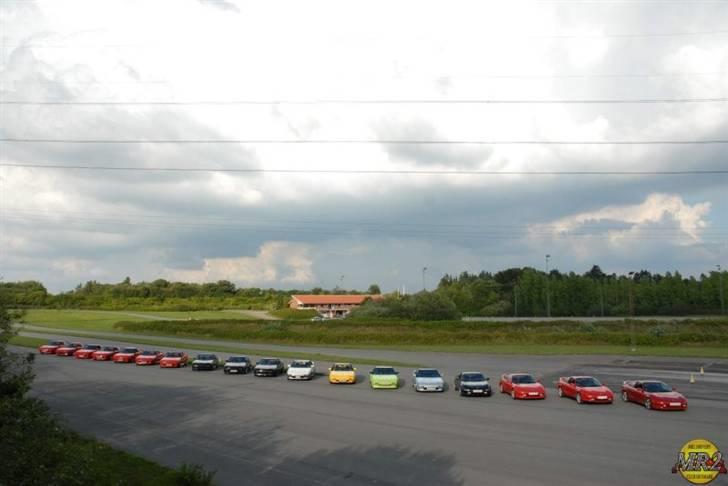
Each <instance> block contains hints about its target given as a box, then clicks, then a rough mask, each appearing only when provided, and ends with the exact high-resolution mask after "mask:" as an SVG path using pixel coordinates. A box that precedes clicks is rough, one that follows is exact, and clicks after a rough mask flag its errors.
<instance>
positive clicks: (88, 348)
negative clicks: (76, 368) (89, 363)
mask: <svg viewBox="0 0 728 486" xmlns="http://www.w3.org/2000/svg"><path fill="white" fill-rule="evenodd" d="M99 349H101V345H100V344H86V345H84V346H83V347H82V348H80V349H77V350H76V351H75V352H74V353H73V357H74V358H76V359H93V357H94V353H95V352H96V351H98V350H99Z"/></svg>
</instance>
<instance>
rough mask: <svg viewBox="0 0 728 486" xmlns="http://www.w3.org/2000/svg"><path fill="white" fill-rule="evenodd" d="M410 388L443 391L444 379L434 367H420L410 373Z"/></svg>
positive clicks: (421, 390)
mask: <svg viewBox="0 0 728 486" xmlns="http://www.w3.org/2000/svg"><path fill="white" fill-rule="evenodd" d="M412 388H414V389H415V391H418V392H425V391H432V392H443V391H445V380H444V379H443V378H442V375H441V374H440V372H439V371H437V370H436V369H433V368H420V369H418V370H415V371H414V373H412Z"/></svg>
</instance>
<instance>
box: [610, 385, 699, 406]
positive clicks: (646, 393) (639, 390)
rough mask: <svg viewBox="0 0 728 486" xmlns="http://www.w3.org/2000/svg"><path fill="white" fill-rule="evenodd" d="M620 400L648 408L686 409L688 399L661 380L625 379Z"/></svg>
mask: <svg viewBox="0 0 728 486" xmlns="http://www.w3.org/2000/svg"><path fill="white" fill-rule="evenodd" d="M622 400H624V401H625V402H636V403H640V404H642V405H644V406H645V408H646V409H648V410H687V409H688V399H687V398H685V397H684V396H683V395H682V393H678V392H677V391H675V389H674V388H671V387H669V386H667V385H666V384H665V383H663V382H661V381H652V380H648V381H625V382H624V383H622Z"/></svg>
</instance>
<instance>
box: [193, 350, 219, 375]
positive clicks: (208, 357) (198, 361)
mask: <svg viewBox="0 0 728 486" xmlns="http://www.w3.org/2000/svg"><path fill="white" fill-rule="evenodd" d="M219 367H220V359H218V357H217V356H215V355H214V354H198V355H197V356H196V357H195V359H194V361H192V371H199V370H209V371H212V370H216V369H218V368H219Z"/></svg>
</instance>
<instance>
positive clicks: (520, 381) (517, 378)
mask: <svg viewBox="0 0 728 486" xmlns="http://www.w3.org/2000/svg"><path fill="white" fill-rule="evenodd" d="M498 386H499V387H500V392H501V393H508V394H510V395H511V397H512V398H513V399H514V400H516V399H521V400H543V399H544V398H546V389H545V388H544V387H543V385H542V384H541V383H540V382H539V381H538V380H536V379H535V378H534V377H533V376H532V375H529V374H528V373H507V374H505V375H503V376H501V379H500V382H498Z"/></svg>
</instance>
